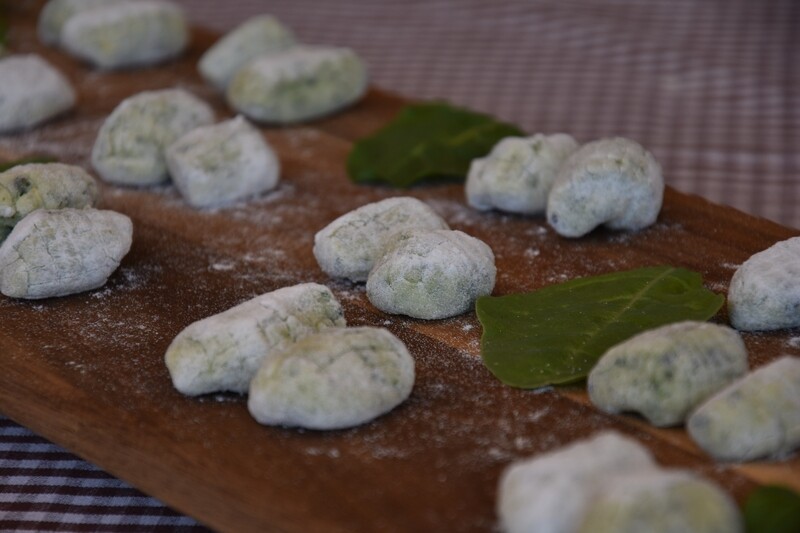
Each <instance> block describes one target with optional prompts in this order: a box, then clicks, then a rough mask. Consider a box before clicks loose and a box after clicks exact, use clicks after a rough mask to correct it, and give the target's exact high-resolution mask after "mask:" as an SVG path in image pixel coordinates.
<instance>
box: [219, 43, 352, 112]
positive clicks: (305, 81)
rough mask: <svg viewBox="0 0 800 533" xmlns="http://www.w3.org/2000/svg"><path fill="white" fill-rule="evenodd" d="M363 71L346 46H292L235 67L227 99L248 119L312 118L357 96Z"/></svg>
mask: <svg viewBox="0 0 800 533" xmlns="http://www.w3.org/2000/svg"><path fill="white" fill-rule="evenodd" d="M366 89H367V70H366V68H365V67H364V63H363V62H362V61H361V59H360V58H359V57H358V56H357V55H356V54H355V52H353V51H352V50H350V49H349V48H336V47H330V46H307V45H306V46H296V47H293V48H289V49H288V50H285V51H283V52H277V53H274V54H268V55H265V56H263V57H260V58H258V59H256V60H254V61H252V62H250V63H248V64H247V65H245V66H244V67H242V68H241V69H239V70H238V71H237V72H236V74H235V75H234V76H233V78H232V79H231V81H230V84H229V85H228V90H227V99H228V103H229V104H230V105H231V106H232V107H233V108H234V109H236V110H237V111H239V112H240V113H242V114H244V115H245V116H247V117H248V118H250V119H253V120H256V121H260V122H270V123H276V124H290V123H295V122H303V121H307V120H312V119H315V118H319V117H322V116H325V115H329V114H331V113H333V112H335V111H338V110H340V109H342V108H344V107H347V106H348V105H350V104H352V103H354V102H355V101H357V100H358V99H360V98H361V97H362V96H363V95H364V92H365V91H366Z"/></svg>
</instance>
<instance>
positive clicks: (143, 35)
mask: <svg viewBox="0 0 800 533" xmlns="http://www.w3.org/2000/svg"><path fill="white" fill-rule="evenodd" d="M60 44H61V46H62V47H63V48H64V49H65V50H67V51H68V52H70V53H71V54H73V55H75V56H76V57H79V58H81V59H84V60H85V61H88V62H89V63H90V64H92V65H94V66H96V67H99V68H102V69H115V68H124V67H133V66H140V65H149V64H153V63H158V62H161V61H164V60H167V59H170V58H172V57H175V56H177V55H179V54H180V53H181V52H183V50H184V49H185V48H186V46H187V45H188V44H189V28H188V25H187V23H186V17H185V16H184V14H183V11H182V10H181V9H180V8H179V7H178V6H177V5H175V4H173V3H171V2H162V1H157V0H140V1H137V2H109V3H107V4H104V5H102V6H100V7H97V8H95V9H86V10H83V11H80V12H79V13H76V14H74V15H73V16H72V17H70V18H68V19H67V20H66V22H64V25H63V27H62V28H61V34H60Z"/></svg>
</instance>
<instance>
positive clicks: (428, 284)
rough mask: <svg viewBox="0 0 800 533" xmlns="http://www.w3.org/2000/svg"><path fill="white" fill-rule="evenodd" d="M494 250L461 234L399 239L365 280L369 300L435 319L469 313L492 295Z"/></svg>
mask: <svg viewBox="0 0 800 533" xmlns="http://www.w3.org/2000/svg"><path fill="white" fill-rule="evenodd" d="M496 275H497V269H496V267H495V264H494V254H493V253H492V249H491V248H489V246H487V245H486V243H484V242H483V241H481V240H479V239H476V238H475V237H471V236H469V235H467V234H466V233H463V232H461V231H453V230H436V231H415V232H412V233H410V234H408V235H406V236H404V237H401V238H398V239H397V240H396V241H395V244H394V246H393V247H392V248H390V249H389V250H388V251H387V252H386V253H385V254H384V255H383V256H382V257H381V258H380V259H378V261H377V262H376V263H375V266H374V268H373V269H372V271H371V272H370V273H369V277H368V278H367V297H368V298H369V301H370V302H372V305H374V306H375V307H377V308H378V309H380V310H381V311H384V312H386V313H392V314H401V315H408V316H410V317H414V318H424V319H429V320H430V319H437V318H447V317H451V316H455V315H460V314H461V313H464V312H466V311H468V310H469V309H470V308H471V307H472V306H473V304H474V303H475V300H476V299H477V298H478V297H480V296H486V295H489V294H491V292H492V289H494V282H495V277H496Z"/></svg>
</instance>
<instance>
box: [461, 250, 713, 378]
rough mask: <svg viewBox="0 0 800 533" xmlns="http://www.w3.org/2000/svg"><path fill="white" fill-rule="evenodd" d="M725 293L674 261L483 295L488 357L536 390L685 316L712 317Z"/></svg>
mask: <svg viewBox="0 0 800 533" xmlns="http://www.w3.org/2000/svg"><path fill="white" fill-rule="evenodd" d="M724 300H725V298H724V297H723V296H721V295H718V294H714V293H713V292H711V291H709V290H707V289H705V288H704V287H703V280H702V278H701V276H700V274H698V273H696V272H691V271H689V270H685V269H682V268H675V267H670V266H658V267H647V268H640V269H636V270H629V271H626V272H614V273H612V274H605V275H602V276H593V277H587V278H580V279H575V280H572V281H568V282H566V283H562V284H560V285H553V286H550V287H545V288H544V289H540V290H538V291H535V292H531V293H527V294H512V295H509V296H501V297H490V296H485V297H483V298H479V299H478V302H477V305H476V309H477V313H478V319H479V320H480V322H481V324H482V325H483V337H482V338H481V355H482V356H483V361H484V364H485V365H486V366H487V368H488V369H489V370H490V371H491V372H492V373H493V374H494V375H495V376H496V377H497V378H498V379H499V380H500V381H502V382H503V383H506V384H507V385H511V386H513V387H521V388H534V387H541V386H544V385H550V384H562V383H570V382H574V381H578V380H580V379H582V378H585V377H586V376H587V374H588V373H589V371H590V370H591V369H592V367H593V366H594V365H595V363H596V362H597V360H598V359H600V357H601V356H602V355H603V354H604V353H605V352H606V350H608V349H609V348H610V347H612V346H614V345H615V344H618V343H620V342H622V341H624V340H626V339H628V338H630V337H631V336H633V335H635V334H637V333H640V332H642V331H645V330H648V329H652V328H655V327H658V326H662V325H665V324H669V323H672V322H678V321H681V320H707V319H709V318H711V317H712V316H714V314H715V313H716V312H717V311H718V310H719V308H720V307H722V303H723V301H724Z"/></svg>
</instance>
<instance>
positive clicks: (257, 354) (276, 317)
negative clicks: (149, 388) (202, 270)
mask: <svg viewBox="0 0 800 533" xmlns="http://www.w3.org/2000/svg"><path fill="white" fill-rule="evenodd" d="M344 325H345V319H344V315H343V313H342V307H341V305H340V304H339V302H338V301H337V300H336V298H335V297H334V296H333V294H332V293H331V291H330V289H328V288H327V287H325V286H324V285H319V284H316V283H302V284H300V285H294V286H291V287H284V288H282V289H278V290H275V291H272V292H268V293H266V294H262V295H261V296H257V297H255V298H253V299H251V300H248V301H246V302H244V303H241V304H239V305H237V306H235V307H232V308H230V309H228V310H226V311H223V312H222V313H219V314H216V315H213V316H210V317H208V318H204V319H202V320H199V321H197V322H194V323H192V324H190V325H189V326H187V327H186V328H185V329H184V330H183V331H181V332H180V333H179V334H178V335H177V336H176V337H175V339H174V340H173V341H172V343H171V344H170V345H169V348H167V352H166V354H165V356H164V360H165V362H166V365H167V369H168V370H169V374H170V377H171V378H172V383H173V385H174V386H175V388H176V389H178V390H179V391H180V392H182V393H183V394H187V395H198V394H207V393H210V392H218V391H231V392H239V393H246V392H247V390H248V388H249V386H250V381H251V379H252V378H253V375H254V374H255V372H256V370H258V368H259V366H261V365H262V364H263V363H264V361H265V360H269V359H271V358H274V357H277V354H279V353H280V352H281V351H282V350H283V349H285V348H286V347H287V346H289V345H290V344H293V343H294V342H296V341H298V340H299V339H301V338H303V337H305V336H307V335H310V334H312V333H316V332H318V331H320V330H323V329H326V328H331V327H337V326H338V327H343V326H344Z"/></svg>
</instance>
